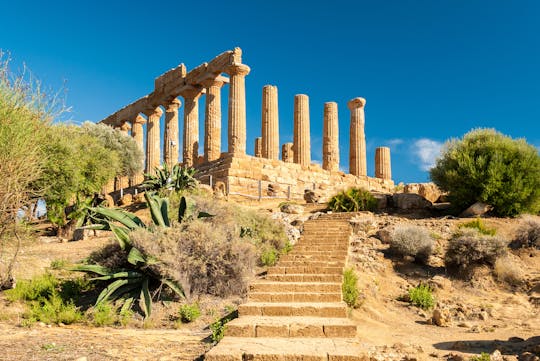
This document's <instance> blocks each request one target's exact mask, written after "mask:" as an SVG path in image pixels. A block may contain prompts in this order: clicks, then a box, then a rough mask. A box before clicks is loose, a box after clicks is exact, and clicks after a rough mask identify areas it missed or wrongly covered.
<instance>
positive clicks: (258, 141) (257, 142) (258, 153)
mask: <svg viewBox="0 0 540 361" xmlns="http://www.w3.org/2000/svg"><path fill="white" fill-rule="evenodd" d="M262 141H263V138H262V137H257V138H255V156H256V157H257V158H261V157H262V150H263V149H262Z"/></svg>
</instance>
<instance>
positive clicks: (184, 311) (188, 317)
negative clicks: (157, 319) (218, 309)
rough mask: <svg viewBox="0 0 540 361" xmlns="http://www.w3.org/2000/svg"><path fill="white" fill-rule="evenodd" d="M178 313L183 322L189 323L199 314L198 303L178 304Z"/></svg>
mask: <svg viewBox="0 0 540 361" xmlns="http://www.w3.org/2000/svg"><path fill="white" fill-rule="evenodd" d="M179 314H180V320H181V321H182V322H183V323H189V322H193V321H195V320H196V319H197V318H199V317H200V316H201V309H200V307H199V304H198V303H192V304H184V305H182V306H180V311H179Z"/></svg>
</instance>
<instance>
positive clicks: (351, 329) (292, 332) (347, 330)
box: [225, 316, 357, 338]
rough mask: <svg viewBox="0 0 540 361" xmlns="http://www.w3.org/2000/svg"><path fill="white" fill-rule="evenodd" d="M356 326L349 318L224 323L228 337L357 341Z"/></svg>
mask: <svg viewBox="0 0 540 361" xmlns="http://www.w3.org/2000/svg"><path fill="white" fill-rule="evenodd" d="M356 331H357V329H356V325H355V324H354V322H352V321H351V320H349V319H348V318H331V317H279V316H276V317H257V316H245V317H242V318H237V319H235V320H232V321H231V322H229V323H227V327H226V331H225V336H231V337H338V338H342V337H351V338H354V337H356Z"/></svg>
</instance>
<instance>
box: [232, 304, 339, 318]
mask: <svg viewBox="0 0 540 361" xmlns="http://www.w3.org/2000/svg"><path fill="white" fill-rule="evenodd" d="M238 315H239V316H240V317H243V316H311V317H347V305H346V304H345V302H312V303H307V304H306V303H302V302H247V303H244V304H242V305H240V306H238Z"/></svg>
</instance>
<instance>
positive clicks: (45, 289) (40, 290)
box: [6, 274, 83, 324]
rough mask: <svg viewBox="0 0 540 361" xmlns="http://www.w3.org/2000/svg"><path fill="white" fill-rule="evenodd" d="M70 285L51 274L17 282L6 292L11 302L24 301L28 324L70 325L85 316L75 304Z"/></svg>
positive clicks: (24, 315) (25, 316)
mask: <svg viewBox="0 0 540 361" xmlns="http://www.w3.org/2000/svg"><path fill="white" fill-rule="evenodd" d="M71 290H72V287H71V284H70V283H63V282H60V281H59V280H58V279H56V278H55V277H54V276H53V275H51V274H45V275H41V276H38V277H35V278H33V279H31V280H28V281H20V282H17V285H16V286H15V288H14V289H12V290H8V291H6V295H7V297H8V299H9V300H11V301H24V302H25V303H26V304H27V305H28V311H27V312H25V313H24V314H23V317H24V318H25V319H26V320H27V321H26V323H27V324H28V323H32V322H35V321H41V322H44V323H48V324H51V323H64V324H70V323H74V322H77V321H79V320H81V319H82V317H83V315H82V313H81V312H80V311H79V309H78V308H77V307H76V306H75V304H74V299H73V296H74V295H73V294H72V293H71V292H70V291H71Z"/></svg>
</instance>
